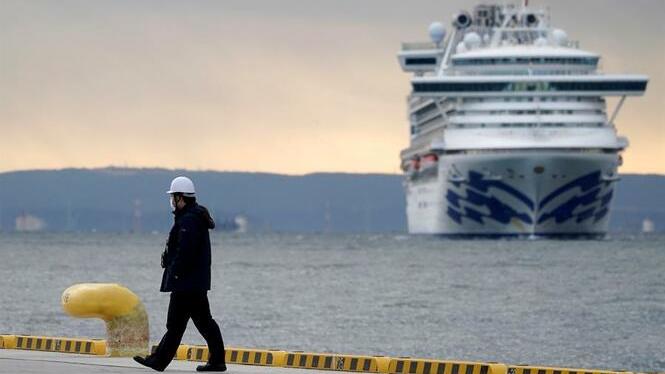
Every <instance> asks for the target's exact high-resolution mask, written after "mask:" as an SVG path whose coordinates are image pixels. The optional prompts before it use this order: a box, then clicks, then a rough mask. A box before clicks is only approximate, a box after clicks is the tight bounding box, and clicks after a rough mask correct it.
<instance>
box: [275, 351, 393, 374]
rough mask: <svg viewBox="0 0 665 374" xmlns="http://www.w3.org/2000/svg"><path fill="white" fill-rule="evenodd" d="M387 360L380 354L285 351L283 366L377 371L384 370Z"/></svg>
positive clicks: (365, 371)
mask: <svg viewBox="0 0 665 374" xmlns="http://www.w3.org/2000/svg"><path fill="white" fill-rule="evenodd" d="M389 360H390V359H389V358H387V357H381V356H359V355H339V354H332V353H328V354H326V353H307V352H287V353H286V362H285V363H284V367H289V368H299V369H320V370H336V371H356V372H364V373H378V372H385V371H384V370H385V369H387V366H388V365H387V363H388V362H389ZM381 369H383V370H381Z"/></svg>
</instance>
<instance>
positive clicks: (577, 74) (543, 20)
mask: <svg viewBox="0 0 665 374" xmlns="http://www.w3.org/2000/svg"><path fill="white" fill-rule="evenodd" d="M451 29H452V30H451V32H450V33H449V35H446V34H447V33H446V30H445V27H444V26H443V25H442V24H440V23H433V24H432V25H430V30H429V31H430V38H431V42H430V43H404V44H403V46H402V50H401V51H400V53H399V55H398V58H399V62H400V64H401V66H402V69H403V70H404V71H405V72H410V73H413V77H412V78H411V86H412V92H411V94H410V95H409V97H408V117H409V122H410V136H411V141H410V146H409V147H408V148H407V149H405V150H403V151H402V152H401V160H402V164H401V165H402V169H403V170H404V173H405V182H404V186H405V192H406V200H407V219H408V229H409V232H411V233H425V234H443V235H474V236H475V235H481V236H501V235H519V236H534V235H535V236H550V235H563V236H578V235H583V236H599V235H604V234H605V233H606V231H607V226H608V218H609V210H610V205H611V201H612V196H613V194H614V188H615V186H616V183H617V181H618V180H619V176H618V175H617V169H618V167H619V166H620V165H621V155H620V153H621V151H623V150H624V149H625V148H626V147H627V146H628V141H627V139H626V138H624V137H621V136H618V135H617V133H616V129H615V126H614V121H615V119H616V117H617V114H618V112H619V110H620V109H621V106H622V105H623V103H624V100H625V99H626V97H628V96H639V95H642V94H643V93H644V91H645V89H646V85H647V80H648V78H647V77H646V76H643V75H628V74H604V73H601V72H600V70H599V67H598V65H599V59H600V56H599V55H597V54H595V53H592V52H587V51H583V50H581V49H579V47H578V43H576V42H574V41H571V40H569V39H568V36H567V34H566V33H565V32H564V31H563V30H560V29H557V28H553V27H551V26H550V20H549V15H548V13H547V12H546V11H545V10H536V9H532V8H529V7H527V6H526V4H524V5H478V6H476V7H475V9H474V11H473V13H467V12H461V13H459V14H456V15H455V16H454V17H453V20H452V27H451ZM610 96H615V97H617V98H618V103H617V105H615V106H614V108H613V111H612V112H611V113H608V106H607V103H606V98H607V97H610Z"/></svg>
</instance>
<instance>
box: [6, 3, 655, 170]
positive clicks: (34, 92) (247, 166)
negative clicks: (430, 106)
mask: <svg viewBox="0 0 665 374" xmlns="http://www.w3.org/2000/svg"><path fill="white" fill-rule="evenodd" d="M473 4H476V2H475V1H461V0H445V1H444V0H437V1H404V0H300V1H291V0H282V1H273V0H271V1H253V0H239V1H229V0H224V1H221V0H220V1H184V0H183V1H164V0H160V1H156V0H155V1H142V0H104V1H102V0H97V1H95V0H80V1H72V0H57V1H56V0H52V1H38V0H31V1H27V0H2V1H1V2H0V129H1V130H2V136H1V137H0V171H9V170H23V169H35V168H40V169H53V168H63V167H102V166H109V165H116V166H132V167H153V166H158V167H167V168H191V169H213V170H242V171H266V172H277V173H289V174H302V173H308V172H315V171H346V172H388V173H397V172H399V168H398V165H399V157H398V154H399V151H400V150H401V149H402V148H404V147H405V146H406V145H407V143H408V132H407V128H408V124H407V120H406V115H405V111H406V108H405V96H406V94H407V93H408V90H409V83H408V75H406V74H404V73H402V72H401V70H400V68H399V66H398V64H397V60H396V57H395V53H396V52H397V51H398V49H399V46H400V42H402V41H418V40H426V39H427V26H428V25H429V23H430V22H432V21H435V20H440V21H445V23H446V24H448V22H449V19H450V17H451V14H452V13H453V12H455V11H456V10H459V9H464V8H470V7H471V6H472V5H473ZM530 4H532V5H534V6H540V5H546V6H549V7H550V8H551V10H552V21H553V23H554V24H555V25H557V26H559V27H561V28H563V29H565V30H566V31H567V32H568V34H569V35H570V36H571V38H572V39H578V40H580V42H581V46H582V47H583V48H585V49H588V50H591V51H595V52H598V53H600V54H601V55H602V56H603V63H602V67H603V70H604V71H607V72H616V73H641V74H647V75H649V76H650V79H651V80H650V83H649V87H648V93H647V95H646V96H645V97H643V98H629V100H628V101H627V102H626V104H625V105H624V109H623V110H622V112H621V113H620V115H619V118H618V120H617V121H616V123H617V126H618V128H619V132H620V133H621V134H623V135H626V136H628V138H629V139H630V143H631V146H630V148H629V150H628V151H627V152H626V154H625V155H624V159H625V164H624V167H623V169H622V171H623V172H634V173H665V161H664V160H665V99H664V98H665V41H664V39H663V38H664V36H663V35H665V26H664V25H665V21H663V20H664V19H665V1H663V0H631V1H624V0H596V1H591V0H563V1H562V0H556V1H554V0H552V1H544V0H540V1H538V0H531V2H530Z"/></svg>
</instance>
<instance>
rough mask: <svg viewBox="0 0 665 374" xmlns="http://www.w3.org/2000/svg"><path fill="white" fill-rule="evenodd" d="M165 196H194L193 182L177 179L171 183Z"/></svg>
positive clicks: (185, 178)
mask: <svg viewBox="0 0 665 374" xmlns="http://www.w3.org/2000/svg"><path fill="white" fill-rule="evenodd" d="M166 193H167V194H172V193H181V194H183V195H185V196H194V194H195V193H196V191H195V190H194V182H192V180H191V179H189V178H187V177H177V178H175V179H174V180H172V181H171V188H170V189H169V190H168V191H166Z"/></svg>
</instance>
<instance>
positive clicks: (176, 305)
mask: <svg viewBox="0 0 665 374" xmlns="http://www.w3.org/2000/svg"><path fill="white" fill-rule="evenodd" d="M187 296H188V295H187V294H186V293H181V292H171V300H170V302H169V314H168V316H167V319H166V334H164V337H162V340H161V341H160V342H159V345H158V346H157V349H156V350H155V353H153V354H151V355H149V356H148V357H147V358H146V360H147V361H148V362H149V363H151V364H152V365H151V366H154V367H155V368H157V369H165V368H166V367H167V366H169V364H170V363H171V361H172V360H173V357H175V354H176V352H177V351H178V347H179V346H180V341H181V340H182V336H183V334H184V333H185V329H186V328H187V322H188V321H189V317H190V311H189V303H190V300H189V298H188V297H187Z"/></svg>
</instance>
